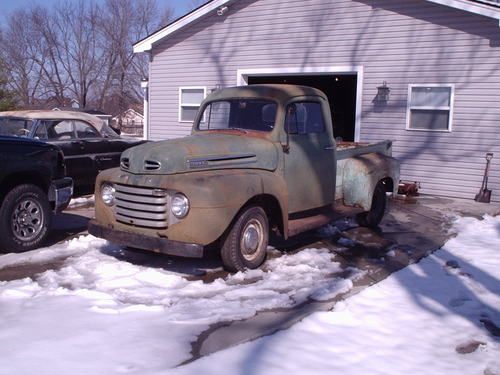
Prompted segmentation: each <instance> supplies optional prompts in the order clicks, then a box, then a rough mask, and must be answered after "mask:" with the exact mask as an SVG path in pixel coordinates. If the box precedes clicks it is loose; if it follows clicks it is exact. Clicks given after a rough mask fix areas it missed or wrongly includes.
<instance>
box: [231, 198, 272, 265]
mask: <svg viewBox="0 0 500 375" xmlns="http://www.w3.org/2000/svg"><path fill="white" fill-rule="evenodd" d="M268 241H269V223H268V220H267V216H266V213H265V212H264V210H263V209H262V208H260V207H255V206H253V207H248V208H247V209H245V210H244V211H242V212H241V213H240V214H239V216H238V218H237V219H236V222H235V223H234V224H233V226H232V227H231V229H230V231H229V233H228V234H227V236H226V237H225V239H224V242H223V246H222V249H221V257H222V262H223V264H224V268H225V269H226V270H228V271H231V272H235V271H244V270H245V269H248V268H250V269H254V268H257V267H259V266H260V265H261V264H262V263H264V260H265V259H266V254H267V243H268Z"/></svg>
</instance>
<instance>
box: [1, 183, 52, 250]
mask: <svg viewBox="0 0 500 375" xmlns="http://www.w3.org/2000/svg"><path fill="white" fill-rule="evenodd" d="M50 222H51V211H50V206H49V201H48V199H47V195H46V194H45V192H44V191H43V190H42V189H40V188H39V187H38V186H35V185H32V184H22V185H18V186H16V187H15V188H13V189H12V190H10V191H9V192H8V193H7V195H6V196H5V199H4V200H3V202H2V205H1V206H0V248H1V249H2V250H6V251H10V252H15V253H17V252H22V251H27V250H32V249H34V248H36V247H38V246H39V245H40V244H41V243H42V241H43V240H44V239H45V237H46V236H47V233H48V231H49V228H50Z"/></svg>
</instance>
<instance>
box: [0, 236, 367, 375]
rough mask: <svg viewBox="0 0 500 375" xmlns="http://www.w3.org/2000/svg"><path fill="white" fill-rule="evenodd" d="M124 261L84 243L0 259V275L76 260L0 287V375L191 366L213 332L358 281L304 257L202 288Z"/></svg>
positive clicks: (317, 254)
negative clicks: (202, 339) (196, 346)
mask: <svg viewBox="0 0 500 375" xmlns="http://www.w3.org/2000/svg"><path fill="white" fill-rule="evenodd" d="M123 252H124V250H121V249H120V248H119V247H116V246H112V245H110V244H108V243H107V242H106V241H104V240H101V239H97V238H95V237H92V236H90V235H87V236H80V237H79V238H76V239H73V240H70V241H68V242H66V243H64V244H60V245H55V246H52V247H50V248H45V249H40V250H36V251H33V252H28V253H24V254H8V255H5V256H2V257H0V269H1V268H5V267H11V266H15V265H21V264H26V263H37V262H49V261H51V260H53V259H56V258H58V257H61V255H68V254H72V256H71V257H69V258H68V259H67V260H66V261H65V262H64V264H63V266H62V267H60V268H58V269H55V270H48V271H46V272H43V273H42V274H39V275H37V276H36V277H35V278H34V279H32V278H25V279H21V280H13V281H8V282H0V306H1V308H0V342H2V343H3V344H2V355H1V356H0V374H2V375H3V374H13V373H15V374H32V373H34V372H36V373H37V374H54V373H69V372H71V373H72V374H80V373H81V374H89V373H91V374H114V373H121V372H127V373H150V372H155V371H161V370H163V369H168V368H171V367H173V366H175V365H177V364H179V363H181V362H182V361H185V360H187V359H189V358H190V351H191V346H190V343H191V342H193V341H194V340H195V339H196V336H197V335H198V334H199V333H201V332H202V331H204V330H206V329H207V328H208V327H209V325H210V324H214V323H217V322H221V321H231V320H235V319H243V318H248V317H251V316H253V315H254V314H255V313H256V312H257V311H259V310H263V309H271V308H277V307H290V306H293V305H295V304H298V303H301V302H304V301H306V300H307V299H314V300H325V299H329V298H333V297H335V296H336V295H337V294H339V293H342V292H346V291H348V290H349V289H350V288H352V281H351V280H352V279H355V278H356V277H359V276H361V275H362V272H361V271H359V270H356V269H350V270H349V271H350V276H349V277H348V278H339V277H336V276H335V274H338V273H341V272H342V271H343V270H342V269H341V268H340V266H339V264H338V263H335V262H332V257H333V255H332V254H331V253H329V252H328V251H327V250H326V249H306V250H303V251H301V252H299V253H297V254H293V255H283V256H281V257H279V258H276V259H271V260H269V261H268V262H267V263H266V267H265V268H264V269H262V270H253V271H248V272H245V273H237V274H234V275H231V276H228V277H227V278H225V279H222V278H219V279H216V280H215V281H213V282H211V283H203V282H202V281H201V280H197V281H189V280H187V279H186V278H185V277H184V275H181V274H177V273H175V272H172V271H168V270H165V269H161V268H150V267H144V266H140V265H135V264H132V263H129V262H126V261H123V260H119V259H123ZM344 271H345V270H344ZM343 276H344V277H345V272H344V273H343Z"/></svg>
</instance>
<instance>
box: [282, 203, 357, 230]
mask: <svg viewBox="0 0 500 375" xmlns="http://www.w3.org/2000/svg"><path fill="white" fill-rule="evenodd" d="M362 211H363V210H362V209H359V208H354V207H348V206H344V205H340V204H336V205H335V206H334V207H326V208H323V209H321V212H319V213H316V214H315V215H309V216H304V217H298V218H295V219H292V218H290V219H289V220H288V237H293V236H295V235H297V234H299V233H302V232H307V231H308V230H312V229H317V228H320V227H322V226H323V225H326V224H328V223H330V222H332V221H335V220H339V219H342V218H345V217H352V216H355V215H356V214H358V213H360V212H362ZM295 216H297V215H295Z"/></svg>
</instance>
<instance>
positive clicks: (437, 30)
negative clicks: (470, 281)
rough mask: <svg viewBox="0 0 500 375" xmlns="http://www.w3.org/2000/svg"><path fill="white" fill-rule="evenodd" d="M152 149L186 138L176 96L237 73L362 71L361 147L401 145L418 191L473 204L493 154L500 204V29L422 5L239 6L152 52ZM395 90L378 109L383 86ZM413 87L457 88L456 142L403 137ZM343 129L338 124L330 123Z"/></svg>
mask: <svg viewBox="0 0 500 375" xmlns="http://www.w3.org/2000/svg"><path fill="white" fill-rule="evenodd" d="M152 52H153V60H152V63H151V65H150V133H149V136H150V138H151V139H166V138H175V137H181V136H184V135H187V134H189V132H190V128H191V124H186V123H179V122H178V111H179V98H178V95H179V87H181V86H206V87H207V88H208V92H210V89H211V88H214V87H216V85H221V86H233V85H235V84H236V82H237V81H236V78H237V70H238V69H254V68H296V67H330V66H363V69H364V76H363V90H362V93H361V95H362V116H361V140H362V141H368V142H376V141H380V140H383V139H392V140H394V146H393V150H394V156H395V157H397V158H398V159H399V160H400V161H401V162H402V175H401V177H402V178H403V179H408V180H414V181H420V182H421V184H422V192H424V193H430V194H438V195H448V196H456V197H463V198H473V197H474V195H475V194H476V193H477V192H478V190H479V187H480V185H481V181H482V175H483V171H484V166H485V159H484V156H485V153H486V152H494V153H495V158H494V159H493V161H492V170H491V173H490V180H489V187H490V188H491V189H493V199H494V201H500V94H499V93H500V27H499V25H498V21H497V20H493V19H490V18H486V17H483V16H479V15H475V14H471V13H467V12H465V11H461V10H456V9H452V8H449V7H446V6H442V5H437V4H434V3H431V2H427V1H423V0H399V1H396V0H374V1H369V0H357V1H356V0H336V1H326V0H308V1H303V0H258V1H256V0H239V1H236V2H235V3H233V4H230V5H229V12H228V13H227V15H226V16H224V17H218V16H216V15H209V16H206V17H204V18H202V19H200V20H198V21H197V22H196V23H195V24H192V25H190V26H188V27H186V28H184V29H183V30H180V31H178V32H177V33H175V34H173V35H171V36H169V37H168V38H166V39H164V40H163V41H161V42H159V43H158V44H157V45H155V46H154V48H153V51H152ZM383 81H387V84H388V86H389V87H390V89H391V94H390V99H389V101H388V103H387V106H386V107H385V108H376V107H375V106H374V102H373V101H374V98H375V96H376V93H377V86H380V85H381V84H382V82H383ZM409 84H454V86H455V91H454V99H455V100H454V110H453V124H452V132H450V133H438V132H419V131H408V130H406V110H407V96H408V85H409ZM334 121H335V120H334Z"/></svg>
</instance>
